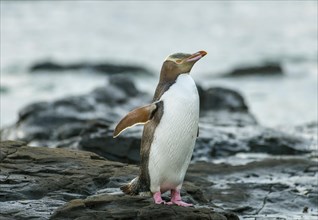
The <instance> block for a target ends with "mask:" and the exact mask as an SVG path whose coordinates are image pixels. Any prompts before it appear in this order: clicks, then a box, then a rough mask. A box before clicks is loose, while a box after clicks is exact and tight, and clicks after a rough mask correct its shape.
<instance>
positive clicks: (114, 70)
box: [30, 61, 151, 75]
mask: <svg viewBox="0 0 318 220" xmlns="http://www.w3.org/2000/svg"><path fill="white" fill-rule="evenodd" d="M69 70H76V71H78V70H89V71H94V72H99V73H107V74H119V73H134V74H135V73H139V74H147V75H149V74H151V72H150V71H149V70H147V69H146V68H144V67H142V66H137V65H125V64H113V63H88V62H82V63H73V64H60V63H57V62H51V61H44V62H39V63H35V64H34V65H32V66H31V67H30V72H40V71H41V72H43V71H46V72H47V71H54V72H61V71H69Z"/></svg>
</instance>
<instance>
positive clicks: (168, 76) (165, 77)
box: [159, 63, 189, 84]
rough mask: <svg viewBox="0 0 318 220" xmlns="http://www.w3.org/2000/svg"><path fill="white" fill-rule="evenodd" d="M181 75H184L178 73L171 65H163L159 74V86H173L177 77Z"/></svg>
mask: <svg viewBox="0 0 318 220" xmlns="http://www.w3.org/2000/svg"><path fill="white" fill-rule="evenodd" d="M181 74H184V73H183V72H180V70H179V69H177V68H175V67H174V66H173V65H169V63H164V65H163V66H162V68H161V72H160V79H159V84H166V83H168V84H173V83H174V82H175V81H176V79H177V78H178V76H179V75H181ZM186 74H189V73H186Z"/></svg>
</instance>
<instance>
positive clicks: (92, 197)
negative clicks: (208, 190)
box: [0, 141, 238, 220]
mask: <svg viewBox="0 0 318 220" xmlns="http://www.w3.org/2000/svg"><path fill="white" fill-rule="evenodd" d="M0 150H1V151H0V152H1V154H0V155H1V163H0V170H1V174H0V195H1V197H0V206H1V212H0V218H1V219H2V218H14V219H48V218H51V219H70V218H71V219H77V218H81V219H91V218H102V219H105V218H107V219H109V218H121V219H124V218H125V219H128V218H129V219H137V218H138V219H140V218H144V219H149V218H156V219H157V218H159V219H179V218H180V217H186V218H199V219H233V220H234V219H238V217H237V216H236V215H235V214H233V213H231V212H227V211H226V210H223V209H222V208H220V207H216V206H214V205H213V204H212V203H209V202H207V201H206V200H204V199H202V198H200V197H203V193H202V192H201V190H200V188H199V187H196V186H191V187H189V189H190V191H189V192H187V190H186V187H185V190H184V191H183V192H182V193H183V195H184V197H185V198H187V199H188V200H190V201H191V202H195V203H196V205H197V207H195V208H184V207H177V206H165V205H155V204H153V201H152V199H151V198H150V197H149V196H147V197H141V196H127V195H124V194H123V193H121V192H120V190H119V187H120V186H121V185H122V184H124V183H126V182H128V181H130V180H131V179H132V178H133V177H135V176H136V175H137V173H138V168H137V167H136V166H133V165H127V164H122V163H119V162H112V161H108V160H105V159H104V158H102V157H100V156H98V155H96V154H94V153H89V152H85V151H73V150H65V149H58V148H43V147H37V148H31V147H28V146H25V144H24V143H22V142H12V141H7V142H1V143H0ZM186 185H187V186H189V185H190V183H186ZM192 194H193V195H195V196H194V197H192ZM202 201H203V202H202ZM201 202H202V203H201ZM203 206H205V207H203Z"/></svg>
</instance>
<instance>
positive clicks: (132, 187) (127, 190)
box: [120, 177, 139, 195]
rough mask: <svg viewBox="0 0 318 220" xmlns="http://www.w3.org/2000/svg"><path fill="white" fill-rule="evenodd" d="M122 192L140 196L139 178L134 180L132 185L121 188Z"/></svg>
mask: <svg viewBox="0 0 318 220" xmlns="http://www.w3.org/2000/svg"><path fill="white" fill-rule="evenodd" d="M120 190H121V191H123V193H125V194H127V195H138V194H139V186H138V177H137V178H135V179H133V180H132V181H131V182H130V183H128V184H126V185H123V186H121V187H120Z"/></svg>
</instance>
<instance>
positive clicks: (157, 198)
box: [153, 192, 166, 204]
mask: <svg viewBox="0 0 318 220" xmlns="http://www.w3.org/2000/svg"><path fill="white" fill-rule="evenodd" d="M153 200H154V202H155V203H156V204H166V201H164V200H163V199H162V198H161V192H156V193H154V194H153Z"/></svg>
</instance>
